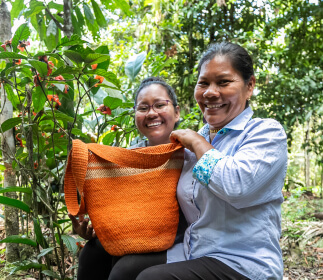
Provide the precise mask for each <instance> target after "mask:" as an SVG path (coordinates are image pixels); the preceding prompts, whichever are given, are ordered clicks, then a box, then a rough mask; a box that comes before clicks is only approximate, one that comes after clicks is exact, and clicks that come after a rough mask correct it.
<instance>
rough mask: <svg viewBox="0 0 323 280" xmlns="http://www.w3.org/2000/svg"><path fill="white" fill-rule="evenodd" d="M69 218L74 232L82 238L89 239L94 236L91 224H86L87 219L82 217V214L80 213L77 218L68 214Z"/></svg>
mask: <svg viewBox="0 0 323 280" xmlns="http://www.w3.org/2000/svg"><path fill="white" fill-rule="evenodd" d="M68 216H69V218H70V219H71V220H72V225H73V228H74V230H75V232H76V233H77V234H78V235H79V236H80V237H82V238H84V239H86V240H90V239H92V238H95V237H96V234H95V232H94V229H93V226H92V224H90V225H88V223H89V219H88V218H86V219H84V215H80V216H79V218H78V220H77V219H76V217H75V216H73V215H71V214H68Z"/></svg>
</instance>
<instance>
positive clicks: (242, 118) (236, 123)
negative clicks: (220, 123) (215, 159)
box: [198, 107, 253, 138]
mask: <svg viewBox="0 0 323 280" xmlns="http://www.w3.org/2000/svg"><path fill="white" fill-rule="evenodd" d="M252 115H253V111H252V110H251V108H250V107H247V108H246V109H244V110H243V111H242V112H241V113H240V115H238V116H237V117H235V118H234V119H233V120H232V121H231V122H229V123H228V124H227V125H225V126H224V127H223V128H222V129H225V130H226V131H227V130H244V128H245V127H246V125H247V123H248V122H249V120H250V119H251V117H252ZM198 133H199V134H200V135H202V136H203V137H204V138H206V137H207V136H208V135H209V133H210V126H209V124H206V125H205V126H203V127H202V128H201V129H200V130H199V131H198Z"/></svg>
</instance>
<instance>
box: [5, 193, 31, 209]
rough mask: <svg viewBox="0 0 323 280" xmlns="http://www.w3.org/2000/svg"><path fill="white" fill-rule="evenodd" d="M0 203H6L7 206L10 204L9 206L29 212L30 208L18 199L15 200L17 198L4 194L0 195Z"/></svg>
mask: <svg viewBox="0 0 323 280" xmlns="http://www.w3.org/2000/svg"><path fill="white" fill-rule="evenodd" d="M0 204H4V205H7V206H11V207H15V208H18V209H21V210H23V211H25V212H27V213H29V212H30V208H29V206H28V205H27V204H26V203H24V202H22V201H20V200H17V199H13V198H9V197H5V196H0Z"/></svg>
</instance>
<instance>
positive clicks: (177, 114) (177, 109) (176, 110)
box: [175, 105, 181, 122]
mask: <svg viewBox="0 0 323 280" xmlns="http://www.w3.org/2000/svg"><path fill="white" fill-rule="evenodd" d="M175 115H176V116H175V119H176V122H178V121H179V119H180V118H181V114H180V109H179V106H178V105H177V106H176V107H175Z"/></svg>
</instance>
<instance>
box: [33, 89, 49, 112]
mask: <svg viewBox="0 0 323 280" xmlns="http://www.w3.org/2000/svg"><path fill="white" fill-rule="evenodd" d="M32 100H33V105H34V111H35V112H36V113H38V112H39V111H40V110H42V109H43V108H44V105H45V102H46V100H47V99H46V94H45V93H44V92H43V90H42V87H41V86H37V87H36V88H34V90H33V94H32Z"/></svg>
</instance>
